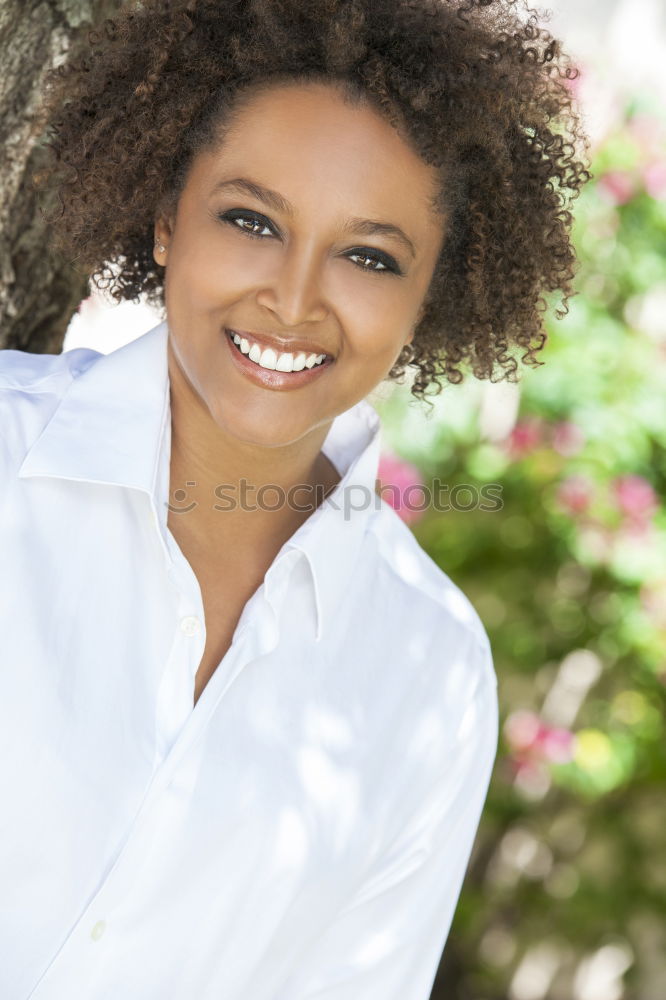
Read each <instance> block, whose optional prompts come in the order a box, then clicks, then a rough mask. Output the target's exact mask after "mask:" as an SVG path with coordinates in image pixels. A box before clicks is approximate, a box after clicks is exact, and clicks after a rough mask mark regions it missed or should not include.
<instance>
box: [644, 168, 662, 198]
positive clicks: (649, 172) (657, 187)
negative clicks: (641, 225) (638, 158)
mask: <svg viewBox="0 0 666 1000" xmlns="http://www.w3.org/2000/svg"><path fill="white" fill-rule="evenodd" d="M643 183H644V184H645V190H646V191H647V193H648V194H649V195H650V197H651V198H654V199H655V200H657V201H659V200H661V199H662V198H666V161H664V160H657V162H656V163H650V164H649V165H648V166H647V167H645V169H644V170H643Z"/></svg>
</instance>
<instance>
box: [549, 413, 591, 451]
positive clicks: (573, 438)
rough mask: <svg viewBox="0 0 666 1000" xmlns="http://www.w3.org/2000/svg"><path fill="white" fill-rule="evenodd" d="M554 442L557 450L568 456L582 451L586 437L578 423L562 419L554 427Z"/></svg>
mask: <svg viewBox="0 0 666 1000" xmlns="http://www.w3.org/2000/svg"><path fill="white" fill-rule="evenodd" d="M552 443H553V448H554V449H555V451H558V452H559V453H560V455H565V456H566V457H567V458H568V457H569V456H570V455H575V454H576V452H578V451H580V449H581V448H582V447H583V444H584V443H585V437H584V435H583V432H582V430H581V429H580V427H579V426H578V424H574V423H572V422H571V421H570V420H560V421H559V423H556V424H555V426H554V427H553V437H552Z"/></svg>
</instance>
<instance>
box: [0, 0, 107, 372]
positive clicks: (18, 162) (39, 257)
mask: <svg viewBox="0 0 666 1000" xmlns="http://www.w3.org/2000/svg"><path fill="white" fill-rule="evenodd" d="M118 6H119V3H118V2H117V0H0V64H1V65H2V66H3V72H2V74H0V150H2V158H1V159H0V349H1V348H14V349H19V350H27V351H31V352H33V353H44V352H45V353H49V354H59V353H60V351H61V350H62V344H63V340H64V338H65V333H66V332H67V327H68V325H69V321H70V319H71V317H72V315H73V313H74V312H75V310H76V309H77V307H78V305H79V303H80V302H81V300H82V299H83V298H85V297H86V296H87V295H88V293H89V284H88V277H87V276H86V277H82V276H81V274H79V273H77V272H76V271H75V270H74V269H73V268H72V267H71V266H70V265H69V264H68V263H67V262H66V261H64V260H62V259H61V258H60V257H59V256H58V255H56V254H54V253H53V251H51V250H50V248H49V247H48V244H47V234H46V226H45V223H44V222H43V220H42V217H41V215H40V214H39V212H38V210H37V194H36V192H34V191H33V190H32V186H31V185H30V184H29V183H28V178H29V176H31V174H32V171H33V170H37V169H39V167H40V166H41V165H43V164H44V163H45V162H46V159H47V157H46V151H45V149H44V146H43V145H42V143H41V140H42V139H43V138H44V136H43V135H42V134H40V132H39V124H38V122H37V114H36V112H37V109H38V107H39V102H40V97H41V94H42V87H43V81H44V76H45V73H46V72H47V70H48V69H50V68H52V67H53V66H57V65H60V64H61V63H62V62H64V61H66V58H67V52H68V49H69V46H70V44H71V41H72V39H73V38H75V37H76V36H77V35H78V33H81V32H85V31H87V30H89V29H90V27H91V26H92V25H93V24H98V23H100V21H101V20H103V19H104V17H107V16H110V15H111V14H112V13H113V11H115V10H117V9H118ZM42 197H43V196H42ZM48 207H49V210H50V209H51V206H50V205H49V206H48Z"/></svg>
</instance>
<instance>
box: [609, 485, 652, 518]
mask: <svg viewBox="0 0 666 1000" xmlns="http://www.w3.org/2000/svg"><path fill="white" fill-rule="evenodd" d="M613 492H614V494H615V499H616V502H617V505H618V508H619V509H620V510H621V511H622V513H623V514H626V516H627V517H629V518H632V519H634V520H638V521H644V520H646V519H649V518H651V517H652V515H653V514H654V513H656V511H657V508H658V506H659V502H658V500H657V494H656V493H655V491H654V489H653V487H652V485H651V484H650V483H649V482H648V481H647V479H644V478H643V476H635V475H628V476H618V477H617V478H616V479H615V480H614V481H613Z"/></svg>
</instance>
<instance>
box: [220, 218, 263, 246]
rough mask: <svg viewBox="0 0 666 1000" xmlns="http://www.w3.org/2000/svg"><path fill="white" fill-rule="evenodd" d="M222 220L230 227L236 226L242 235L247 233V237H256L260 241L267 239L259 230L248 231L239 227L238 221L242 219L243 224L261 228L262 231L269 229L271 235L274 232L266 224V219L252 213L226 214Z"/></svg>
mask: <svg viewBox="0 0 666 1000" xmlns="http://www.w3.org/2000/svg"><path fill="white" fill-rule="evenodd" d="M220 219H222V221H223V222H228V223H229V224H230V225H232V226H235V227H236V229H240V231H241V233H245V235H246V236H256V237H258V238H259V239H260V240H263V239H265V237H264V235H263V234H262V233H260V232H258V231H257V230H254V231H253V230H252V229H246V228H245V226H242V225H238V224H237V222H236V220H237V219H240V220H241V222H248V223H249V224H250V225H251V226H259V228H260V229H268V231H269V233H270V234H271V235H273V230H272V229H271V227H270V226H269V225H268V223H267V222H265V220H264V219H262V218H261V216H259V215H253V214H252V213H250V212H225V213H223V214H222V215H220Z"/></svg>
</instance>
